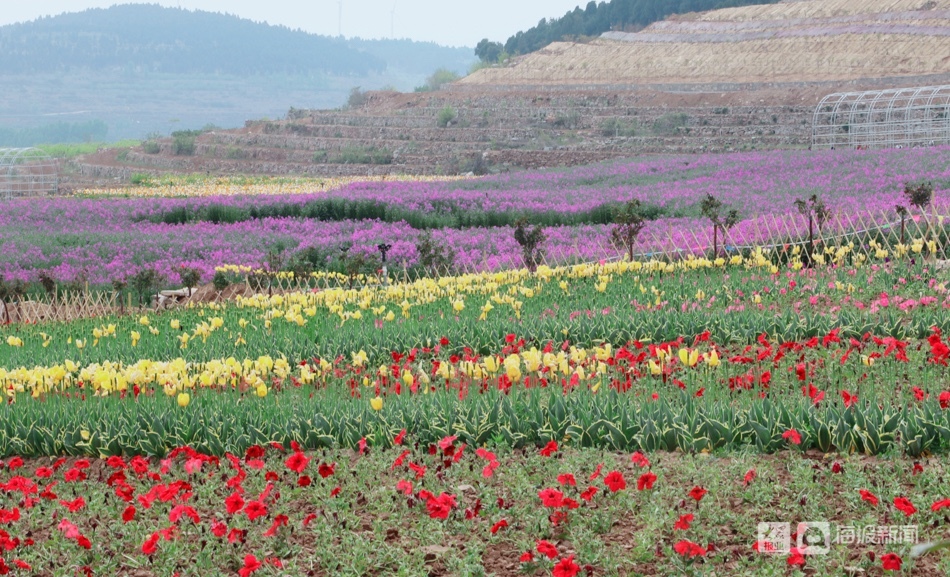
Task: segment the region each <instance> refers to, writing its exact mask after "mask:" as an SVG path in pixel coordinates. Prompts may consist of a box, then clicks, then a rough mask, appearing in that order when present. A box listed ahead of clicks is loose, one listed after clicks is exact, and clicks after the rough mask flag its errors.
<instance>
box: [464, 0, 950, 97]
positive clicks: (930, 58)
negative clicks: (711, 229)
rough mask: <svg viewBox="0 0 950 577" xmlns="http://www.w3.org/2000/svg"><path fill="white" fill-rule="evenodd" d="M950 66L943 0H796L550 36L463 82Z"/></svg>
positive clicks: (688, 79)
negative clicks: (587, 36) (576, 37)
mask: <svg viewBox="0 0 950 577" xmlns="http://www.w3.org/2000/svg"><path fill="white" fill-rule="evenodd" d="M947 72H950V0H883V1H878V2H868V1H866V0H797V1H786V2H781V3H778V4H772V5H764V6H747V7H742V8H729V9H724V10H717V11H713V12H707V13H702V14H692V15H684V16H679V17H673V18H670V19H668V20H666V21H662V22H657V23H655V24H653V25H651V26H649V27H648V28H646V29H645V30H643V31H642V32H638V33H623V32H608V33H605V34H604V35H603V36H601V38H599V39H597V40H595V41H592V42H590V43H584V44H579V43H565V42H561V43H555V44H551V45H550V46H548V47H547V48H545V49H543V50H541V51H539V52H535V53H533V54H529V55H527V56H525V57H522V58H520V59H517V60H516V61H515V62H514V63H512V64H511V65H509V66H507V67H502V68H490V69H484V70H481V71H479V72H478V73H476V74H473V75H471V76H469V77H468V78H465V79H463V80H462V82H461V84H462V85H498V84H502V85H571V84H575V85H576V84H581V85H596V84H600V85H604V84H609V85H623V84H678V83H685V84H695V83H738V82H811V81H830V80H853V79H860V78H885V77H896V76H926V75H935V74H944V73H947Z"/></svg>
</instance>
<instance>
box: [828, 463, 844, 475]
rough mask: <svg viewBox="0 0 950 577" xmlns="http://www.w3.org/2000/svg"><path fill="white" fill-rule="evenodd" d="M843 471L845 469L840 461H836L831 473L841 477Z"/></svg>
mask: <svg viewBox="0 0 950 577" xmlns="http://www.w3.org/2000/svg"><path fill="white" fill-rule="evenodd" d="M843 471H844V467H842V466H841V463H839V462H838V461H835V463H834V465H832V466H831V472H832V473H834V474H835V475H840V474H841V473H842V472H843Z"/></svg>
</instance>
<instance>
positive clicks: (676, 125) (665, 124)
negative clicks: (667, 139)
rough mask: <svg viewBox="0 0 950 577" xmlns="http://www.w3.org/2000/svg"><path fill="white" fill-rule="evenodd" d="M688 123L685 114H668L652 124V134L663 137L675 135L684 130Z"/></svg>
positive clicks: (687, 117)
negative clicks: (662, 135)
mask: <svg viewBox="0 0 950 577" xmlns="http://www.w3.org/2000/svg"><path fill="white" fill-rule="evenodd" d="M688 122H689V115H688V114H686V113H685V112H670V113H669V114H664V115H663V116H661V117H659V118H657V119H656V120H655V121H654V122H653V132H655V133H656V134H664V135H669V134H676V133H677V132H679V131H680V130H681V129H683V128H685V127H686V124H687V123H688Z"/></svg>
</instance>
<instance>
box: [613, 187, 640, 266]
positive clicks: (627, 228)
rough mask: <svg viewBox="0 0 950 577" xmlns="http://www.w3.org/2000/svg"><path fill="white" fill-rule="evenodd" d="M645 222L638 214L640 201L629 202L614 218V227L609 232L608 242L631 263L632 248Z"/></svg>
mask: <svg viewBox="0 0 950 577" xmlns="http://www.w3.org/2000/svg"><path fill="white" fill-rule="evenodd" d="M644 226H646V222H645V221H644V220H643V215H642V214H641V212H640V201H639V200H636V199H634V200H631V201H630V202H628V203H627V204H626V205H624V207H623V208H621V209H620V210H618V211H617V214H616V215H615V216H614V226H613V228H612V229H611V230H610V241H611V242H612V243H613V245H614V246H615V247H617V248H620V249H623V250H624V252H625V253H626V255H627V260H629V261H631V262H632V261H633V247H634V246H635V245H636V243H637V236H638V235H639V234H640V231H641V230H643V227H644Z"/></svg>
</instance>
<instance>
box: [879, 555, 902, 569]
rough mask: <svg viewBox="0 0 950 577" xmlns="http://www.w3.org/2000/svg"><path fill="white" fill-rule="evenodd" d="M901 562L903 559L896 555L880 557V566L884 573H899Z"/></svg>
mask: <svg viewBox="0 0 950 577" xmlns="http://www.w3.org/2000/svg"><path fill="white" fill-rule="evenodd" d="M903 562H904V561H903V559H901V558H900V557H899V556H898V555H897V554H896V553H885V554H883V555H881V565H882V566H883V567H884V570H885V571H900V570H901V563H903Z"/></svg>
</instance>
